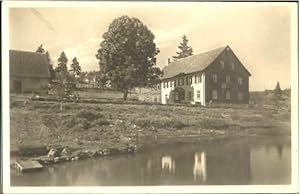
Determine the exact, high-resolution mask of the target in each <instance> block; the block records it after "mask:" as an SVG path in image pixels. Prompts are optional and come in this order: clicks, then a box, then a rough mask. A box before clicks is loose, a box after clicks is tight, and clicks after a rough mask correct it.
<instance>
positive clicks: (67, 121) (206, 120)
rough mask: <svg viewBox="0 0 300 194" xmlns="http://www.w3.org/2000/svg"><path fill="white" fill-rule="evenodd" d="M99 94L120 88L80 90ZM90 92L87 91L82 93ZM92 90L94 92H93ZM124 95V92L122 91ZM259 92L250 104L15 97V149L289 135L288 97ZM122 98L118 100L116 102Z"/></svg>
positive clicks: (13, 142) (13, 138)
mask: <svg viewBox="0 0 300 194" xmlns="http://www.w3.org/2000/svg"><path fill="white" fill-rule="evenodd" d="M80 95H81V96H82V97H83V98H85V99H87V98H89V99H98V98H99V99H101V98H104V96H106V98H107V99H109V98H111V96H117V95H116V93H114V92H112V93H102V94H99V93H98V94H97V93H95V94H89V93H85V94H84V93H83V92H82V93H81V94H80ZM84 95H86V96H84ZM92 95H94V96H92ZM120 97H121V96H120ZM267 97H268V94H265V93H263V92H262V93H255V94H253V95H252V96H251V103H250V105H249V106H240V107H238V106H237V107H234V108H232V107H226V108H225V107H222V106H218V107H208V108H206V107H200V106H184V105H182V106H178V105H177V106H174V105H159V104H138V103H131V102H133V101H136V99H135V98H134V95H132V96H131V100H129V102H128V103H123V104H119V103H114V101H112V102H111V103H109V102H106V103H74V102H66V103H63V105H62V111H61V109H60V103H59V102H51V101H32V100H24V99H27V98H28V97H24V96H12V98H11V112H10V113H11V115H10V122H11V123H10V126H11V127H10V135H11V150H16V149H18V148H19V147H22V146H26V145H28V144H29V145H49V144H51V145H62V146H68V147H72V148H75V149H103V148H114V147H124V146H126V145H137V146H138V147H141V146H144V145H147V144H153V143H173V142H182V141H188V142H189V141H192V140H195V141H201V140H202V139H203V140H204V139H211V138H213V139H214V138H232V137H241V136H243V137H250V136H290V129H291V126H290V105H289V103H290V97H289V96H287V95H283V98H281V99H280V100H279V101H276V103H274V101H273V100H272V98H270V99H268V100H265V101H264V99H266V98H267ZM117 101H119V99H117V100H116V102H117Z"/></svg>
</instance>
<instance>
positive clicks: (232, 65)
mask: <svg viewBox="0 0 300 194" xmlns="http://www.w3.org/2000/svg"><path fill="white" fill-rule="evenodd" d="M230 66H231V69H232V70H234V63H233V62H232V63H231V65H230Z"/></svg>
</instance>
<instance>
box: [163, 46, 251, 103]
mask: <svg viewBox="0 0 300 194" xmlns="http://www.w3.org/2000/svg"><path fill="white" fill-rule="evenodd" d="M163 73H164V74H163V77H162V78H161V86H160V88H161V102H162V103H163V104H167V103H191V104H196V103H199V104H202V105H204V106H205V105H207V104H208V103H210V102H217V103H248V102H249V76H251V74H250V72H249V71H248V70H247V69H246V68H245V66H244V65H243V64H242V63H241V62H240V60H239V59H238V58H237V56H236V55H235V54H234V53H233V51H232V50H231V48H230V47H229V46H226V47H221V48H218V49H214V50H211V51H208V52H205V53H200V54H198V55H193V56H190V57H186V58H183V59H180V60H177V61H174V62H171V63H169V64H168V65H167V66H166V67H165V68H164V69H163Z"/></svg>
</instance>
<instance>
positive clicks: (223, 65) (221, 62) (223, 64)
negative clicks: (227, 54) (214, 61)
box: [220, 61, 225, 69]
mask: <svg viewBox="0 0 300 194" xmlns="http://www.w3.org/2000/svg"><path fill="white" fill-rule="evenodd" d="M220 64H221V68H222V69H225V63H224V61H220Z"/></svg>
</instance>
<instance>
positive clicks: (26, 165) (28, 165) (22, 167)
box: [14, 160, 43, 172]
mask: <svg viewBox="0 0 300 194" xmlns="http://www.w3.org/2000/svg"><path fill="white" fill-rule="evenodd" d="M14 167H15V168H16V169H17V170H19V171H21V172H29V171H35V170H41V169H42V168H43V165H41V164H40V163H39V162H38V161H33V160H17V161H15V163H14Z"/></svg>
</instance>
